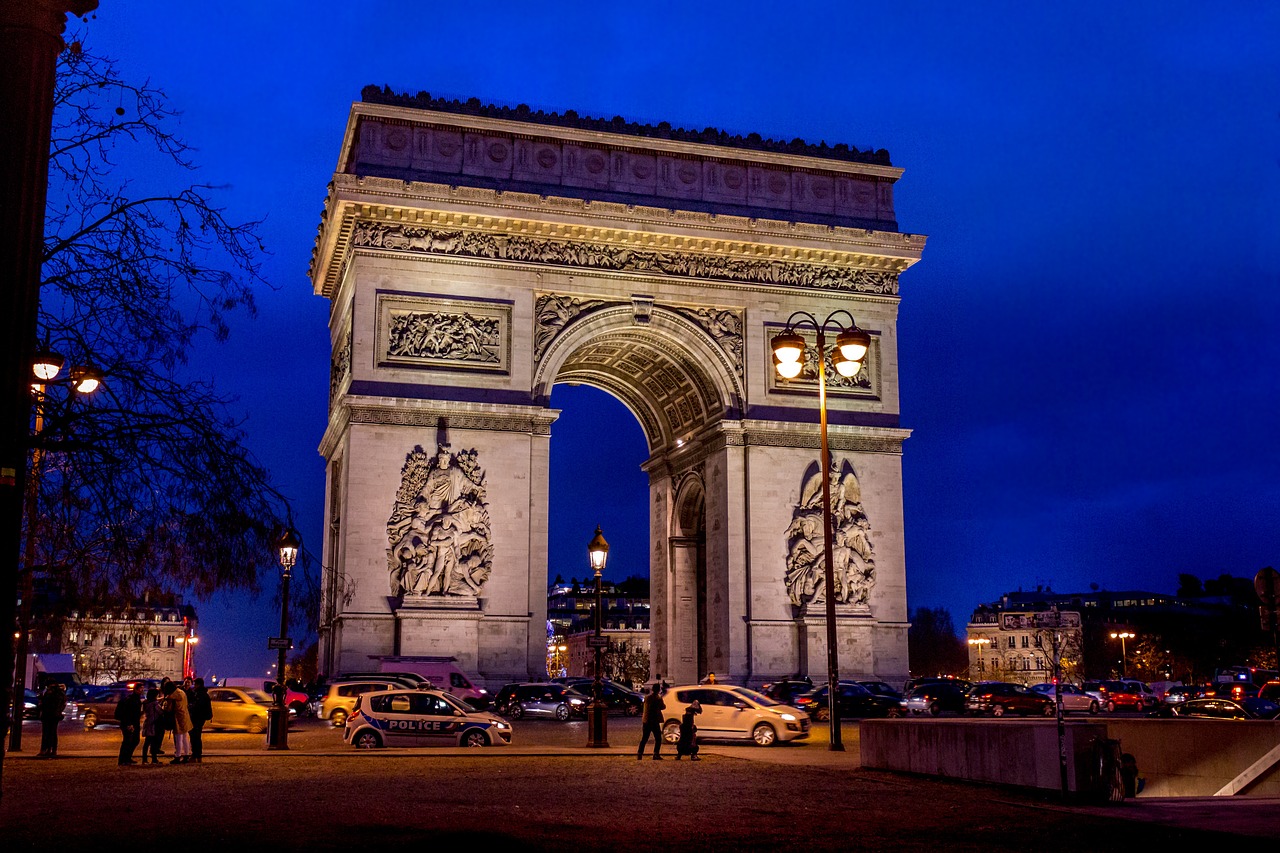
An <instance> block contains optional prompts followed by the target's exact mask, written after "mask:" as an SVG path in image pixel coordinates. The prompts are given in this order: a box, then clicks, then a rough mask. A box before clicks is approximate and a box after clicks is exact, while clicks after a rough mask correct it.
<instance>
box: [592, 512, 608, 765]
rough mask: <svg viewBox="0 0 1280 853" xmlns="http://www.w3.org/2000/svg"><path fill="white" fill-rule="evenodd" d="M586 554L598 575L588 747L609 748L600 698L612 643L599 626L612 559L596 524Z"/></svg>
mask: <svg viewBox="0 0 1280 853" xmlns="http://www.w3.org/2000/svg"><path fill="white" fill-rule="evenodd" d="M587 555H588V556H589V557H590V558H591V570H592V571H593V572H595V576H596V630H595V633H593V634H592V635H591V637H590V638H589V639H588V643H589V644H590V646H591V647H592V649H593V650H594V651H595V658H596V673H595V676H596V677H595V681H593V682H591V704H590V705H588V706H587V746H589V747H604V748H608V746H609V709H608V707H607V706H606V705H605V704H604V699H603V697H602V696H601V693H602V688H603V685H602V684H601V675H600V656H601V654H602V653H603V652H604V647H605V645H606V644H607V643H608V642H609V641H608V640H606V639H605V637H604V634H603V633H602V631H601V627H600V619H601V586H600V575H601V574H603V573H604V564H605V562H606V561H607V560H608V559H609V543H608V542H606V541H604V534H603V533H601V532H600V526H599V525H596V535H595V537H594V538H593V539H592V540H591V544H590V545H588V546H587Z"/></svg>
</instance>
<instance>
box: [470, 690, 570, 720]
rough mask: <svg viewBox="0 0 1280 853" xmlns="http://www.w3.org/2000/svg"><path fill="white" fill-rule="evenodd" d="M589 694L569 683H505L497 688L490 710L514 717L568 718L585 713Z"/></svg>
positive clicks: (515, 718)
mask: <svg viewBox="0 0 1280 853" xmlns="http://www.w3.org/2000/svg"><path fill="white" fill-rule="evenodd" d="M590 701H591V697H589V696H586V695H584V694H582V693H579V692H578V691H577V690H574V689H573V688H572V687H569V686H567V685H564V684H552V683H551V682H536V683H525V684H508V685H507V686H506V687H503V688H502V689H501V690H499V691H498V696H497V698H495V699H494V700H493V710H494V711H496V712H497V713H499V714H501V715H503V716H504V717H510V718H511V719H513V720H523V719H525V718H526V717H550V718H552V719H556V720H560V721H561V722H567V721H569V720H570V719H572V718H574V717H583V716H586V713H587V703H588V702H590Z"/></svg>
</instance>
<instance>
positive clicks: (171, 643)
mask: <svg viewBox="0 0 1280 853" xmlns="http://www.w3.org/2000/svg"><path fill="white" fill-rule="evenodd" d="M173 640H174V637H173V635H172V634H170V635H169V648H173Z"/></svg>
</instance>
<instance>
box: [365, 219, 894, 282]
mask: <svg viewBox="0 0 1280 853" xmlns="http://www.w3.org/2000/svg"><path fill="white" fill-rule="evenodd" d="M351 245H352V246H354V247H356V248H369V249H382V250H389V251H395V252H410V253H422V254H433V255H453V256H460V257H468V258H484V259H487V260H502V261H517V262H521V263H535V264H546V265H550V266H565V267H574V268H579V269H581V268H586V269H600V270H608V271H612V272H643V273H656V274H659V275H669V276H681V277H688V278H700V279H711V280H719V281H731V282H740V283H743V284H767V285H780V286H783V287H804V288H817V289H821V290H841V291H853V292H857V293H870V294H878V295H886V296H896V295H897V293H898V274H897V273H896V272H888V271H884V270H867V269H856V268H848V267H836V266H825V265H821V264H810V263H802V262H799V261H788V260H783V259H776V258H771V259H766V260H755V259H751V258H739V257H725V256H723V255H702V254H695V253H692V252H680V251H668V250H658V249H638V248H635V247H633V246H625V245H610V244H606V243H597V242H591V241H586V240H560V239H546V238H542V237H530V236H526V235H522V234H508V233H496V232H495V233H486V232H481V231H469V230H464V229H445V228H437V227H434V226H431V225H403V224H398V223H387V222H376V221H372V220H367V219H359V220H356V222H355V223H354V225H353V227H352V232H351Z"/></svg>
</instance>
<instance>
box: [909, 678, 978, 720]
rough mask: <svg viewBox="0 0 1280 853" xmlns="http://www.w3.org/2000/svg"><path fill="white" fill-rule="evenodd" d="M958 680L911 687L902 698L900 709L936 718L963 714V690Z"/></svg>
mask: <svg viewBox="0 0 1280 853" xmlns="http://www.w3.org/2000/svg"><path fill="white" fill-rule="evenodd" d="M962 683H963V684H967V683H968V682H961V681H960V680H959V679H947V680H943V681H933V682H930V683H928V684H921V685H920V686H919V687H913V688H912V689H911V690H909V691H908V692H907V694H906V695H905V696H903V697H902V707H903V708H904V709H905V710H906V711H908V712H909V713H911V714H928V715H929V716H931V717H937V716H939V715H941V714H944V713H948V712H949V713H953V714H963V713H964V702H965V690H964V688H962V687H961V686H960V685H961V684H962Z"/></svg>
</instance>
